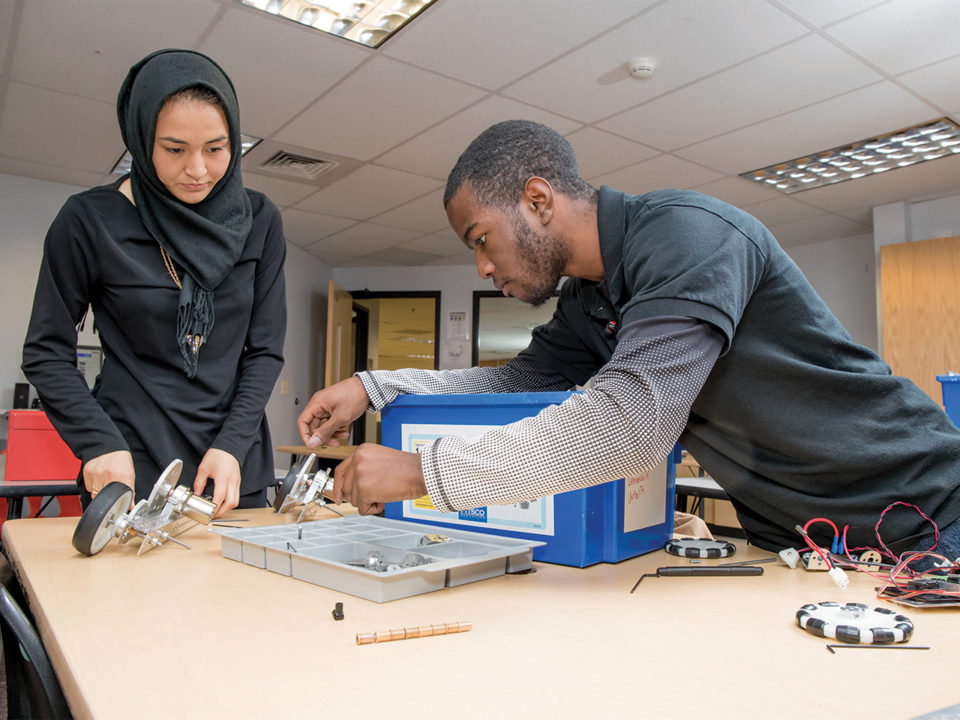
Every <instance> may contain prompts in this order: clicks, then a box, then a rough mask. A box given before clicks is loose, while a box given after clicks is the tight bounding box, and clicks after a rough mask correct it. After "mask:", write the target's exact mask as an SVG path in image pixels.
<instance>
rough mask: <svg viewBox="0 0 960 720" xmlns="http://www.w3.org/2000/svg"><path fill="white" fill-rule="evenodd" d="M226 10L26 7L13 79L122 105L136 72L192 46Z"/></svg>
mask: <svg viewBox="0 0 960 720" xmlns="http://www.w3.org/2000/svg"><path fill="white" fill-rule="evenodd" d="M221 7H222V5H221V4H220V3H218V2H214V1H213V0H96V1H95V2H50V1H46V2H44V1H41V2H37V1H36V0H34V1H32V2H24V3H23V14H22V16H21V19H20V30H19V33H18V35H17V43H16V50H15V52H14V55H13V63H12V67H11V68H10V71H11V75H12V77H13V78H14V79H15V80H19V81H21V82H25V83H30V84H31V85H39V86H41V87H45V88H48V89H50V90H59V91H60V92H66V93H72V94H74V95H83V96H85V97H89V98H94V99H96V100H102V101H103V102H110V103H116V101H117V93H118V91H119V90H120V85H121V83H122V82H123V79H124V77H126V74H127V71H128V70H129V69H130V67H131V66H132V65H134V64H135V63H136V62H138V61H139V60H141V59H142V58H143V57H144V56H146V55H147V54H149V53H151V52H153V51H154V50H160V49H162V48H192V47H194V46H195V45H196V43H197V41H198V40H199V39H200V36H201V35H202V34H203V32H204V30H205V28H206V27H207V26H208V25H209V24H210V22H211V21H212V20H213V18H214V16H215V15H216V14H217V12H218V11H219V10H220V9H221ZM185 18H189V22H185ZM114 123H116V121H114Z"/></svg>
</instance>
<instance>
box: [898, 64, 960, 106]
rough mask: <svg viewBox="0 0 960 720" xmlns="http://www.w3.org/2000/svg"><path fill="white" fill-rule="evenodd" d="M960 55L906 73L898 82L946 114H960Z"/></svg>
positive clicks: (899, 77)
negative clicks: (959, 79) (958, 79)
mask: <svg viewBox="0 0 960 720" xmlns="http://www.w3.org/2000/svg"><path fill="white" fill-rule="evenodd" d="M957 78H960V55H958V56H957V57H954V58H951V59H949V60H944V61H943V62H939V63H934V64H933V65H927V67H924V68H920V69H919V70H914V71H913V72H909V73H905V74H903V75H900V76H898V77H897V80H898V81H900V82H902V83H903V84H904V85H906V86H907V87H909V88H910V89H911V90H914V91H916V92H917V93H919V94H920V95H922V96H923V97H924V98H926V99H927V100H929V101H930V102H931V103H932V104H934V105H938V106H939V107H941V108H943V110H944V112H945V113H948V114H949V113H955V112H960V82H958V81H957Z"/></svg>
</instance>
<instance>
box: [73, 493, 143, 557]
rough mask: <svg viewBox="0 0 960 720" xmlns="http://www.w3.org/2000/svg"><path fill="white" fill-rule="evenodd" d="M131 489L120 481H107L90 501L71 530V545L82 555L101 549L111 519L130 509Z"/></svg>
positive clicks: (110, 530)
mask: <svg viewBox="0 0 960 720" xmlns="http://www.w3.org/2000/svg"><path fill="white" fill-rule="evenodd" d="M132 500H133V490H131V489H130V488H129V487H128V486H127V485H124V484H123V483H120V482H112V483H108V484H107V485H106V487H104V488H103V490H101V491H100V492H98V493H97V495H96V497H94V498H93V500H91V501H90V504H89V505H87V508H86V510H84V511H83V515H81V516H80V522H78V523H77V529H76V530H74V531H73V547H75V548H76V549H77V551H78V552H81V553H83V554H84V555H96V554H97V553H98V552H100V551H101V550H103V548H104V547H105V546H106V544H107V543H108V542H110V538H112V537H113V529H112V528H111V527H110V526H111V525H112V524H113V521H114V520H116V519H117V518H118V517H119V516H120V515H122V514H123V513H125V512H127V510H129V509H130V502H131V501H132Z"/></svg>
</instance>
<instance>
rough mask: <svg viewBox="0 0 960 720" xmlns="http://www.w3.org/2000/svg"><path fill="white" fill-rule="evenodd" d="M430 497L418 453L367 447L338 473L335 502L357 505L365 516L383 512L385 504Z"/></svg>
mask: <svg viewBox="0 0 960 720" xmlns="http://www.w3.org/2000/svg"><path fill="white" fill-rule="evenodd" d="M426 494H427V485H426V483H425V482H424V480H423V468H422V467H421V465H420V456H419V455H418V454H417V453H408V452H401V451H400V450H392V449H390V448H385V447H383V446H382V445H373V444H371V443H364V444H363V445H361V446H360V447H358V448H357V449H356V450H355V451H354V452H353V454H352V455H350V456H349V457H348V458H347V459H346V460H343V461H342V462H341V463H340V464H339V465H338V466H337V469H336V471H335V472H334V482H333V500H334V502H338V503H340V502H344V501H347V502H349V503H351V504H353V505H354V506H355V507H356V508H357V510H359V511H360V514H361V515H373V514H375V513H378V512H381V511H382V510H383V506H384V503H388V502H397V501H399V500H414V499H416V498H418V497H422V496H424V495H426Z"/></svg>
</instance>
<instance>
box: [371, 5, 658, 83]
mask: <svg viewBox="0 0 960 720" xmlns="http://www.w3.org/2000/svg"><path fill="white" fill-rule="evenodd" d="M653 2H654V0H602V1H598V0H593V1H592V2H583V0H550V1H549V4H547V3H546V2H545V1H544V0H538V1H537V2H533V3H530V2H529V0H528V2H526V3H523V2H504V0H469V2H441V3H439V4H438V5H437V6H436V7H435V8H431V9H429V10H428V11H427V12H426V13H424V15H423V16H422V17H419V18H417V19H416V20H414V21H413V22H412V23H410V25H408V26H407V27H405V28H404V29H403V31H402V32H401V33H399V34H398V35H397V36H396V38H394V39H392V40H390V42H388V43H386V44H384V46H383V54H384V55H388V56H390V57H395V58H399V59H401V60H405V61H407V62H409V63H413V64H414V65H419V66H421V67H426V68H430V69H433V70H436V71H438V72H442V73H444V74H445V75H449V76H451V77H454V78H457V79H458V80H463V81H465V82H469V83H473V84H474V85H479V86H480V87H484V88H487V89H491V90H492V89H495V88H499V87H502V86H504V85H506V84H507V83H509V82H512V81H513V80H516V79H517V78H519V77H522V76H523V75H525V74H526V73H528V72H530V70H532V69H533V68H536V67H539V66H541V65H543V64H544V63H547V62H549V61H551V60H552V59H553V58H554V57H556V56H557V55H561V54H563V53H564V52H566V51H568V50H570V49H571V48H574V47H576V46H577V45H580V44H581V43H583V42H584V41H585V40H586V39H588V38H591V37H593V36H594V35H596V34H598V33H601V32H603V31H604V30H607V29H608V28H611V27H613V26H614V25H616V24H617V23H619V22H621V21H623V20H624V19H626V18H628V17H631V16H633V15H635V14H636V13H638V12H640V11H641V10H643V9H644V8H645V7H647V6H649V5H651V4H653ZM451 28H457V29H466V28H469V36H467V37H465V36H464V34H463V33H462V32H450V29H451Z"/></svg>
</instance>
